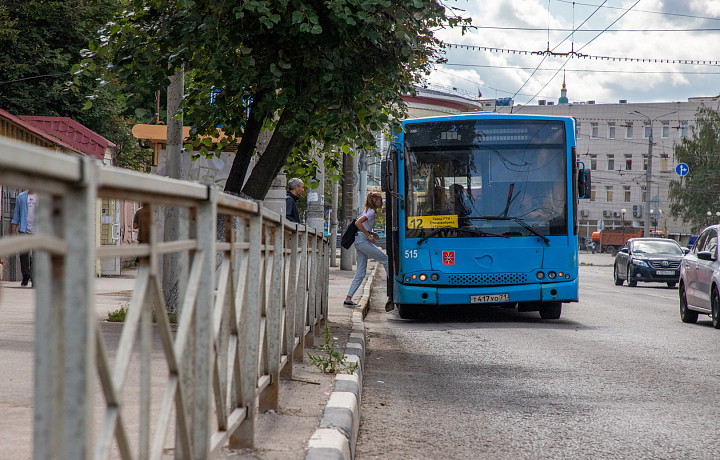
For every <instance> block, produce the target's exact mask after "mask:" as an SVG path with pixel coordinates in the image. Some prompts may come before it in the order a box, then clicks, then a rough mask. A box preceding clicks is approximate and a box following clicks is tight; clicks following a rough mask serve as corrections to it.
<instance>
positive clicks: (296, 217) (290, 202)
mask: <svg viewBox="0 0 720 460" xmlns="http://www.w3.org/2000/svg"><path fill="white" fill-rule="evenodd" d="M304 191H305V184H304V183H303V181H302V180H300V179H298V178H297V177H294V178H292V179H290V181H289V182H288V191H287V196H286V197H285V217H286V218H287V220H289V221H290V222H296V223H298V224H299V223H300V211H299V210H298V206H297V200H298V198H300V195H302V194H303V192H304Z"/></svg>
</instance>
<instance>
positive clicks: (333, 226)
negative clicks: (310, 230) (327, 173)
mask: <svg viewBox="0 0 720 460" xmlns="http://www.w3.org/2000/svg"><path fill="white" fill-rule="evenodd" d="M338 188H339V187H338V183H337V182H333V183H332V208H331V209H330V266H331V267H337V265H338V263H337V235H338V218H337V215H338Z"/></svg>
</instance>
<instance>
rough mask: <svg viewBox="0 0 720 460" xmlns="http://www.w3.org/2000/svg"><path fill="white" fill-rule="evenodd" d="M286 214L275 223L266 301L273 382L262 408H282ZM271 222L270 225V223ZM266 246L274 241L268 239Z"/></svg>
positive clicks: (268, 355) (268, 359)
mask: <svg viewBox="0 0 720 460" xmlns="http://www.w3.org/2000/svg"><path fill="white" fill-rule="evenodd" d="M283 221H284V217H281V218H280V223H279V224H273V225H272V232H271V234H272V240H273V241H272V244H273V252H272V254H273V257H272V271H271V275H270V280H269V282H270V289H269V293H270V298H269V299H267V301H266V303H265V308H266V311H265V316H266V317H267V326H266V330H267V335H266V338H265V340H266V341H267V350H268V354H267V368H268V374H269V375H270V384H269V385H268V387H267V388H265V391H263V393H262V395H261V397H260V410H261V411H266V410H269V409H274V410H277V409H278V400H279V396H280V366H281V353H282V345H283V343H282V342H283V328H282V322H283V321H282V313H283V311H282V310H283V297H284V296H283V290H284V288H285V283H284V278H285V276H284V257H283V256H284V254H283V253H284V249H283V240H284V233H285V232H284V231H283V227H284V222H283ZM268 225H270V224H269V223H268ZM265 244H266V246H267V245H269V244H270V241H266V242H265Z"/></svg>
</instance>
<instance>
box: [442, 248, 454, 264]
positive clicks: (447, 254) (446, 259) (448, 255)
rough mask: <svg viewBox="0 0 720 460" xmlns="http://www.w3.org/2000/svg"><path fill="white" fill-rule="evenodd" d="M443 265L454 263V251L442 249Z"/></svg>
mask: <svg viewBox="0 0 720 460" xmlns="http://www.w3.org/2000/svg"><path fill="white" fill-rule="evenodd" d="M443 265H455V251H443Z"/></svg>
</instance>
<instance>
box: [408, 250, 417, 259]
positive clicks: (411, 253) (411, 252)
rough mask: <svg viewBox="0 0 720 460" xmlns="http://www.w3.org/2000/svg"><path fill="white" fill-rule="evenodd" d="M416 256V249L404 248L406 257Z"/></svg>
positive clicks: (415, 257) (412, 257)
mask: <svg viewBox="0 0 720 460" xmlns="http://www.w3.org/2000/svg"><path fill="white" fill-rule="evenodd" d="M417 257H418V251H417V249H406V250H405V258H406V259H417Z"/></svg>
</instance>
